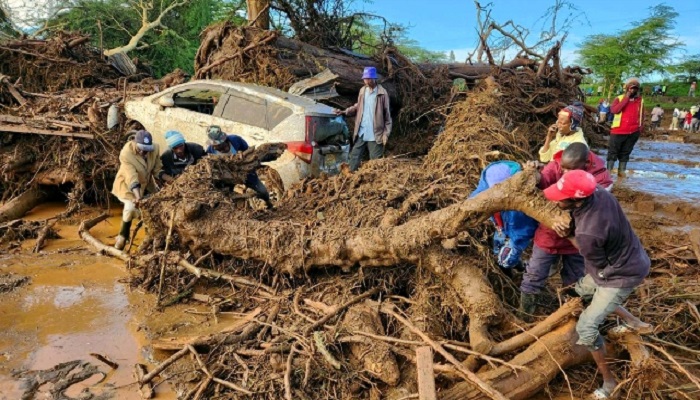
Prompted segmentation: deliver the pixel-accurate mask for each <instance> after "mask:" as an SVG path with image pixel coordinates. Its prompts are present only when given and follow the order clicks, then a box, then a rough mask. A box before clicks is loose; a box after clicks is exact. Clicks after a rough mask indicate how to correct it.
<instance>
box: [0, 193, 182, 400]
mask: <svg viewBox="0 0 700 400" xmlns="http://www.w3.org/2000/svg"><path fill="white" fill-rule="evenodd" d="M62 210H63V205H60V204H44V205H42V206H40V207H38V208H37V209H35V210H33V211H32V212H31V213H30V214H29V215H27V219H36V220H40V219H44V218H48V217H50V216H52V215H55V214H57V213H59V212H61V211H62ZM112 215H113V217H112V218H111V219H109V220H107V221H105V222H104V223H102V224H100V225H99V226H98V227H96V228H95V229H94V231H93V232H94V233H95V234H96V235H97V236H98V237H100V238H101V239H102V240H104V241H106V242H109V241H111V240H112V239H111V237H112V236H113V235H114V234H115V233H116V231H117V230H118V229H119V225H118V222H119V210H114V211H113V212H112ZM76 218H78V219H79V218H82V216H78V217H76ZM73 222H75V221H73ZM57 230H58V232H59V234H60V236H61V237H62V239H56V240H49V241H48V242H47V244H46V247H45V248H44V250H43V251H42V253H40V254H28V253H29V252H28V251H26V249H16V251H14V253H16V254H4V255H2V256H0V273H2V274H16V275H19V276H26V277H28V279H29V280H30V283H29V284H25V285H23V286H20V287H17V288H14V289H13V290H12V291H10V292H6V293H4V294H1V296H2V298H1V301H0V399H8V400H10V399H18V398H20V396H21V394H22V392H23V390H22V382H21V380H19V379H17V378H16V377H14V376H13V372H16V371H26V370H44V369H49V368H52V367H54V366H55V365H57V364H59V363H63V362H68V361H73V360H83V361H88V362H90V363H92V364H93V365H95V366H97V367H98V368H99V370H100V371H102V372H104V373H105V379H103V380H102V382H100V383H97V381H98V380H99V377H98V376H97V375H96V376H93V377H92V378H90V379H88V380H86V381H83V382H81V383H78V384H76V385H74V386H73V387H71V388H69V389H68V391H66V392H65V394H66V395H77V394H78V393H80V391H81V390H82V389H84V388H86V387H89V386H93V385H94V386H93V387H92V389H91V391H92V392H93V393H105V394H107V395H110V396H113V398H119V399H140V398H141V397H140V395H139V394H138V392H137V390H136V387H135V385H133V382H134V378H133V376H132V371H133V366H134V364H135V363H147V359H148V357H149V353H148V352H147V346H146V345H147V343H148V341H147V337H146V334H145V332H144V330H143V329H142V326H141V325H140V324H141V323H143V321H144V320H145V319H146V318H147V316H146V313H147V312H148V310H149V309H150V308H151V307H150V306H151V305H152V303H153V299H152V298H151V297H152V296H149V295H146V294H143V293H137V292H132V291H131V290H130V288H129V285H128V283H126V280H127V278H128V272H127V271H126V269H125V266H124V264H123V263H122V262H120V261H118V260H114V259H112V258H109V257H104V256H98V255H93V254H92V253H91V252H90V251H87V250H86V249H85V248H86V246H85V244H84V242H82V241H81V240H80V238H79V237H78V235H77V224H74V223H71V222H68V223H66V224H61V225H59V226H57ZM32 245H33V241H32V240H29V241H26V242H25V243H23V247H26V248H31V246H32ZM91 353H95V354H100V355H102V356H105V357H107V358H109V359H111V360H113V361H115V362H116V363H117V364H119V367H118V368H117V369H115V370H113V369H111V368H110V367H109V366H107V365H106V364H104V363H102V362H100V361H99V360H97V359H96V358H95V357H93V356H91V355H90V354H91ZM158 392H160V393H159V395H158V398H174V396H173V395H172V394H169V392H170V389H169V388H168V387H167V385H166V387H161V388H159V389H158ZM40 393H41V390H40ZM37 398H40V396H39V395H37Z"/></svg>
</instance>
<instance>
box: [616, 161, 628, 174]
mask: <svg viewBox="0 0 700 400" xmlns="http://www.w3.org/2000/svg"><path fill="white" fill-rule="evenodd" d="M617 176H619V177H620V178H625V177H627V161H620V165H618V166H617Z"/></svg>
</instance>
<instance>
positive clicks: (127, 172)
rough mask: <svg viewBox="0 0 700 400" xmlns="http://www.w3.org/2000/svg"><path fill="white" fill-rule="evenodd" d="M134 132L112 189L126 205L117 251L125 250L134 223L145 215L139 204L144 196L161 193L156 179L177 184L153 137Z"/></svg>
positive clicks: (141, 131) (122, 155) (120, 161)
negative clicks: (169, 173) (166, 171)
mask: <svg viewBox="0 0 700 400" xmlns="http://www.w3.org/2000/svg"><path fill="white" fill-rule="evenodd" d="M130 133H133V135H134V136H133V139H132V140H129V141H128V142H127V143H126V144H125V145H124V147H123V148H122V151H121V152H120V153H119V170H118V171H117V177H116V178H115V179H114V184H113V186H112V194H113V195H115V196H116V197H117V199H119V201H121V202H122V203H123V204H124V211H123V212H122V227H121V230H120V231H119V235H118V236H117V237H116V239H115V242H114V247H115V248H116V249H117V250H122V249H123V248H124V246H125V245H126V242H127V241H129V236H130V231H131V221H133V219H134V217H139V216H140V214H141V213H140V211H139V204H140V202H141V199H143V196H145V195H146V194H150V193H155V192H156V191H157V190H158V187H157V186H156V182H155V180H154V179H156V178H157V179H159V180H160V181H162V182H166V183H169V182H172V181H173V178H172V177H171V176H170V175H168V174H167V173H165V171H163V164H162V163H161V160H160V151H159V148H158V145H157V144H155V143H153V137H152V136H151V134H150V133H148V132H147V131H144V130H140V131H138V132H136V131H132V132H130Z"/></svg>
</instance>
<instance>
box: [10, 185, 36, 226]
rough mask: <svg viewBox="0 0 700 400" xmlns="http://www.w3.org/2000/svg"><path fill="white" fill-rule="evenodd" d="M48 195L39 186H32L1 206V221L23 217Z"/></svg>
mask: <svg viewBox="0 0 700 400" xmlns="http://www.w3.org/2000/svg"><path fill="white" fill-rule="evenodd" d="M47 197H48V195H47V193H46V192H45V191H43V190H42V189H41V188H39V187H38V186H32V187H31V188H29V189H28V190H27V191H25V192H24V193H22V194H20V195H19V196H17V197H15V198H13V199H11V200H10V201H8V202H7V203H5V204H3V205H2V207H0V223H3V222H7V221H12V220H15V219H20V218H22V217H23V216H24V215H25V214H26V213H27V212H29V211H30V210H31V209H32V208H34V207H36V206H38V205H39V204H41V202H43V201H44V200H45V199H46V198H47Z"/></svg>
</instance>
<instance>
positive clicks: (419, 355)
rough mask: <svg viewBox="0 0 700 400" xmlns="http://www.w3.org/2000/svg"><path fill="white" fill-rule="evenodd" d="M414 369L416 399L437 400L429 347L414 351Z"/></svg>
mask: <svg viewBox="0 0 700 400" xmlns="http://www.w3.org/2000/svg"><path fill="white" fill-rule="evenodd" d="M416 368H417V370H418V374H417V375H418V399H420V400H437V397H436V395H435V374H434V372H433V350H432V348H431V347H430V346H422V347H419V348H417V349H416Z"/></svg>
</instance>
